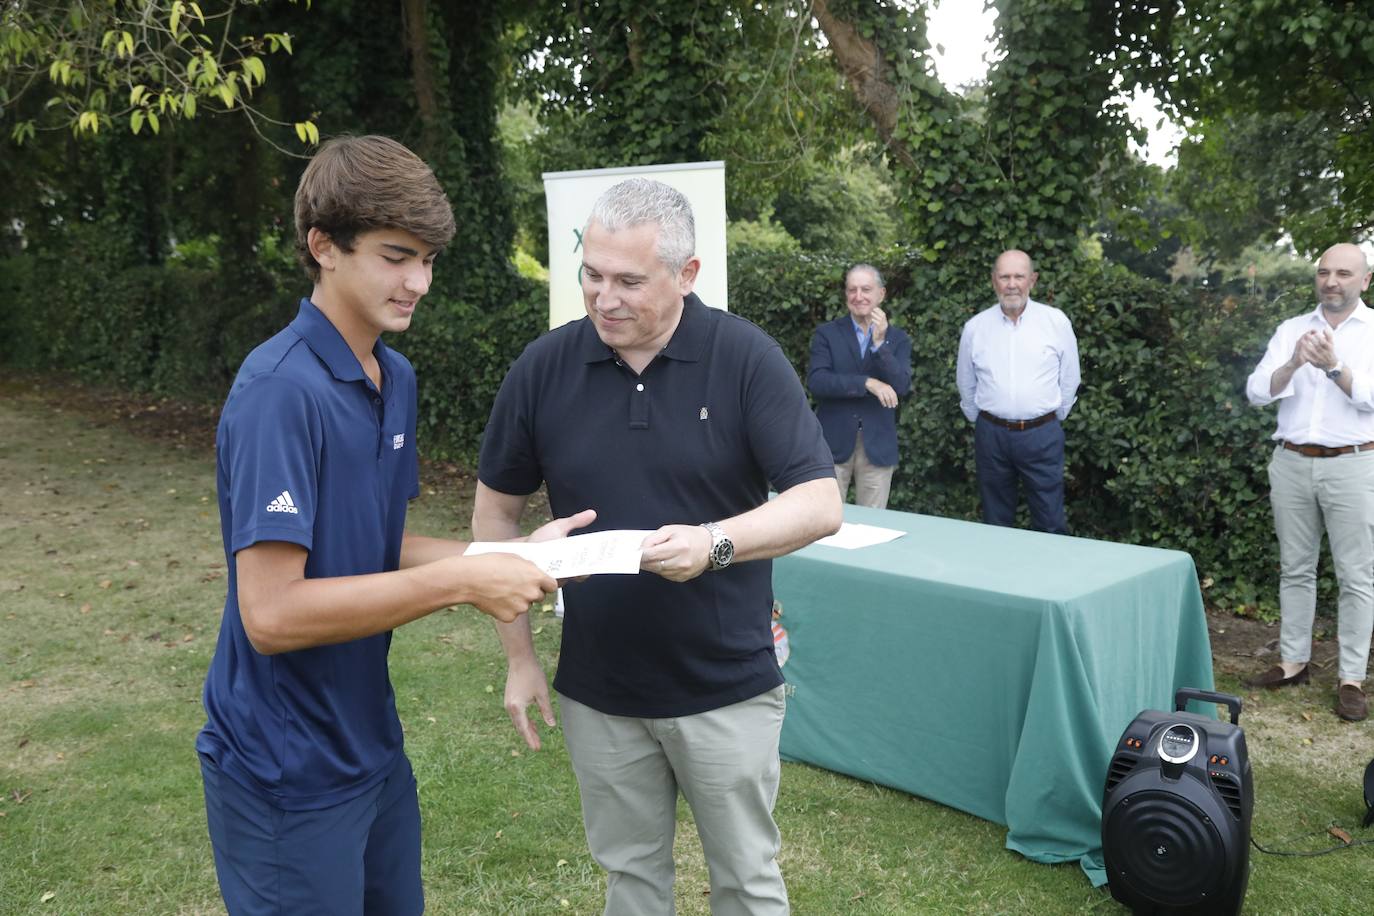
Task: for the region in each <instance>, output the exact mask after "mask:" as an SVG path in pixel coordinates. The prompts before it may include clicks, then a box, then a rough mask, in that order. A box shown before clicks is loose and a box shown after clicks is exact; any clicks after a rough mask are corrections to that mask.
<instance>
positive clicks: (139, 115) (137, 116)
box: [129, 108, 147, 134]
mask: <svg viewBox="0 0 1374 916" xmlns="http://www.w3.org/2000/svg"><path fill="white" fill-rule="evenodd" d="M146 117H147V115H146V114H145V113H144V111H143V109H141V108H137V109H135V110H133V111H131V112H129V129H130V130H132V131H133V132H134V134H137V133H138V132H139V131H140V130H142V129H143V121H144V119H145V118H146Z"/></svg>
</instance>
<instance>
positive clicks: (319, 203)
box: [296, 134, 455, 282]
mask: <svg viewBox="0 0 1374 916" xmlns="http://www.w3.org/2000/svg"><path fill="white" fill-rule="evenodd" d="M311 228H315V229H319V230H320V231H321V232H324V233H325V234H326V235H328V236H329V237H330V239H332V240H333V242H334V244H336V245H338V246H339V247H340V248H342V249H343V250H344V251H352V250H353V244H354V242H355V241H356V240H357V237H358V235H359V234H361V233H363V232H370V231H372V230H374V229H401V230H404V231H406V232H409V233H411V234H412V235H414V236H415V237H417V238H418V239H420V240H421V241H423V242H424V243H425V244H427V245H433V246H434V247H436V248H442V247H443V246H445V245H447V244H448V243H449V240H450V239H452V238H453V233H454V230H455V227H454V223H453V207H452V206H451V205H450V204H449V202H448V197H446V196H445V195H444V189H443V188H442V187H440V186H439V179H437V178H435V177H434V172H432V171H431V170H430V168H429V166H427V165H425V163H424V162H423V161H422V160H421V159H420V157H419V156H416V155H415V154H414V153H412V152H411V151H410V150H408V149H406V148H405V147H404V146H402V145H401V144H400V143H397V142H396V141H395V140H392V139H391V138H390V137H382V136H378V135H375V134H373V135H370V136H366V137H335V138H334V139H332V140H329V141H327V142H326V143H325V144H324V145H323V146H321V147H320V150H319V152H317V153H316V154H315V158H313V159H311V160H310V164H309V165H308V166H306V167H305V173H304V174H303V175H301V183H300V185H299V186H297V188H296V253H297V255H298V256H299V257H300V260H301V266H303V267H304V268H305V272H306V274H308V275H309V276H310V279H311V280H312V281H316V282H318V281H319V279H320V265H319V263H318V262H316V260H315V258H314V257H313V256H312V255H311V254H310V245H309V244H308V242H307V238H308V237H309V235H310V230H311Z"/></svg>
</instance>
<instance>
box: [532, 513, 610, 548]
mask: <svg viewBox="0 0 1374 916" xmlns="http://www.w3.org/2000/svg"><path fill="white" fill-rule="evenodd" d="M594 521H596V510H595V509H583V510H582V511H581V512H578V513H575V514H573V515H569V516H567V517H565V518H556V519H554V520H553V521H551V522H549V523H548V524H546V525H540V526H539V527H538V528H536V529H534V531H533V532H532V533H531V534H530V536H529V537H528V538H527V540H528V541H529V542H530V543H531V544H533V543H535V542H537V541H554V540H557V539H558V538H564V537H567V536H568V535H569V534H570V533H571V532H573V531H576V530H577V529H578V528H585V527H587V526H588V525H590V524H591V523H592V522H594Z"/></svg>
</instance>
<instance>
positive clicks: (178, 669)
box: [0, 378, 1374, 916]
mask: <svg viewBox="0 0 1374 916" xmlns="http://www.w3.org/2000/svg"><path fill="white" fill-rule="evenodd" d="M4 381H5V382H6V384H5V386H4V391H5V394H4V395H3V396H0V506H3V511H0V914H21V913H70V914H115V913H130V914H191V913H222V912H223V907H222V904H221V903H220V901H219V896H218V892H217V888H216V885H215V877H214V870H213V867H212V863H211V857H210V846H209V841H208V839H207V836H206V832H205V812H204V806H203V799H202V795H201V788H200V775H199V770H198V766H197V762H196V758H195V753H194V751H193V748H192V742H193V740H194V737H195V734H196V731H197V729H198V728H199V727H200V726H201V724H202V723H203V721H204V716H203V713H202V711H201V707H200V688H201V682H202V679H203V677H204V674H205V669H206V666H207V665H208V663H209V660H210V654H211V651H212V650H213V647H214V641H215V635H216V633H217V630H218V626H219V616H220V610H221V607H222V603H223V600H224V584H225V583H224V557H223V553H222V550H221V547H220V539H219V527H218V513H217V510H216V506H215V494H214V464H213V455H212V452H211V451H210V450H209V448H208V447H207V444H206V437H205V429H204V420H203V418H202V419H200V420H198V421H196V424H195V427H196V428H192V429H188V430H185V432H186V433H187V435H185V436H183V437H177V436H175V435H167V434H166V433H167V428H168V426H169V424H166V423H164V424H162V426H161V429H162V433H163V434H162V435H158V436H149V435H145V434H142V433H138V432H136V431H137V429H138V428H139V427H140V426H141V425H142V421H143V420H146V419H147V417H148V416H149V413H150V412H149V411H148V410H147V409H146V405H145V406H144V407H143V408H142V409H140V408H138V407H132V408H131V407H130V404H129V402H128V401H117V400H110V399H92V398H83V397H81V396H80V390H79V389H58V390H59V392H60V395H59V396H55V395H54V394H53V392H52V390H49V391H48V392H47V393H46V394H39V393H38V388H37V385H36V383H35V381H34V380H32V379H12V378H11V379H4ZM153 406H155V407H156V406H157V405H153ZM160 409H162V410H163V411H164V412H165V411H166V410H168V409H169V408H168V406H167V405H162V406H161V408H160ZM188 422H190V421H188ZM170 425H171V426H175V425H176V424H175V423H172V424H170ZM424 474H425V480H424V482H423V484H422V496H421V498H420V499H419V500H417V501H416V503H415V504H414V505H413V508H412V515H411V519H412V521H411V525H412V528H413V529H415V530H417V531H421V532H423V533H427V534H435V535H458V536H465V533H466V526H467V520H468V517H469V511H470V500H471V495H472V482H471V480H470V479H469V478H466V477H464V476H463V475H461V474H460V473H455V472H454V471H453V469H446V468H441V467H436V466H427V467H426V468H425V471H424ZM535 614H536V619H535V621H534V626H535V633H536V637H535V638H536V643H537V645H538V648H539V650H540V652H541V654H542V655H543V657H544V658H545V659H547V660H548V661H549V662H550V665H549V667H550V668H551V662H552V659H553V657H554V655H555V653H556V652H557V647H558V636H559V627H560V624H559V622H558V621H557V620H556V619H555V618H554V617H553V615H552V614H551V613H550V612H548V611H547V610H538V611H536V612H535ZM392 673H393V678H394V681H395V684H396V692H397V699H398V702H399V705H400V711H401V717H402V719H403V720H404V722H405V724H406V741H407V747H408V749H409V753H410V756H411V759H412V761H413V763H414V766H415V772H416V776H417V778H418V780H419V783H420V803H421V806H422V809H423V813H424V818H425V821H424V844H425V845H424V873H425V882H426V891H427V894H428V899H429V911H430V912H432V913H436V914H449V913H454V914H490V913H579V914H595V913H599V912H600V906H601V889H602V876H601V874H600V872H599V871H598V869H597V867H596V865H595V863H594V862H592V860H591V857H590V856H589V855H588V853H587V850H586V845H585V842H584V839H583V836H582V826H581V818H580V814H579V811H578V803H577V791H576V785H575V783H574V781H573V778H572V773H571V769H570V767H569V765H568V761H567V759H566V753H565V750H564V747H563V744H562V741H561V740H560V737H559V735H558V734H557V733H554V734H553V735H551V736H548V738H547V740H546V743H545V749H544V750H543V751H541V752H539V753H530V752H529V751H527V750H526V749H525V748H524V745H523V744H522V743H521V742H520V741H519V739H518V738H517V736H516V734H515V732H514V730H513V729H512V728H511V726H510V723H509V721H508V720H507V718H506V716H505V712H504V711H503V709H502V708H501V702H500V698H501V692H502V688H503V684H504V673H505V664H504V659H503V658H502V655H501V651H500V647H499V645H498V643H497V640H496V637H495V635H494V633H493V631H492V628H491V626H490V625H489V624H488V623H487V621H486V618H485V617H483V616H481V615H480V614H478V613H477V612H476V611H474V610H473V609H471V608H458V609H453V610H448V611H444V612H440V613H438V614H434V615H431V616H430V617H429V618H427V619H425V620H423V621H421V622H418V623H416V624H412V625H410V626H407V627H405V628H403V629H401V630H399V631H398V632H397V635H396V639H395V643H394V647H393V650H392ZM1330 680H1332V677H1331V676H1330V675H1329V674H1328V675H1327V676H1325V679H1324V681H1323V683H1321V684H1320V685H1318V684H1313V685H1311V686H1307V687H1302V688H1297V689H1294V690H1290V691H1283V692H1280V693H1277V694H1266V695H1264V696H1259V697H1256V696H1254V695H1251V694H1243V696H1244V697H1245V702H1246V710H1245V713H1244V716H1243V717H1242V720H1241V722H1242V725H1244V726H1245V728H1246V733H1247V737H1248V740H1249V745H1250V751H1251V759H1252V763H1253V764H1254V768H1255V780H1256V797H1257V801H1256V812H1255V821H1254V834H1255V837H1256V838H1257V839H1258V840H1259V841H1260V842H1261V843H1263V844H1264V845H1266V846H1268V847H1271V848H1282V849H1305V850H1320V849H1327V848H1330V847H1332V846H1333V845H1337V841H1336V840H1335V839H1333V838H1332V837H1331V836H1330V835H1328V834H1327V829H1328V827H1330V826H1331V825H1333V824H1335V825H1338V826H1340V827H1343V828H1344V829H1345V830H1347V831H1349V833H1350V834H1351V835H1352V836H1353V837H1354V838H1355V839H1356V840H1357V841H1358V840H1361V839H1374V829H1372V830H1363V829H1361V828H1360V826H1359V820H1360V817H1361V816H1362V815H1363V812H1364V805H1363V802H1362V800H1361V793H1360V787H1359V780H1360V775H1361V773H1362V772H1363V769H1364V766H1365V764H1366V763H1367V762H1368V761H1369V759H1370V757H1371V756H1372V755H1374V725H1371V724H1370V723H1362V724H1359V725H1354V726H1352V725H1347V724H1344V723H1341V722H1339V721H1338V720H1336V718H1335V717H1334V716H1333V715H1332V714H1331V713H1330V700H1331V697H1330V694H1331V690H1332V685H1331V684H1330V683H1325V681H1330ZM1218 682H1219V689H1222V690H1231V691H1235V690H1238V689H1239V686H1238V681H1237V680H1236V676H1235V674H1233V673H1231V670H1230V669H1229V668H1228V666H1223V665H1221V664H1218ZM681 813H682V818H683V820H684V822H685V823H684V825H683V829H681V830H680V831H679V838H678V863H679V870H678V874H679V881H678V889H677V898H678V910H679V912H681V913H685V914H705V913H708V912H709V904H708V897H707V896H706V893H705V892H706V890H707V886H708V884H707V876H706V870H705V866H704V863H703V860H702V856H701V850H700V846H699V844H698V843H697V840H696V835H695V831H694V830H693V829H692V828H691V825H690V814H689V812H687V811H686V809H685V807H684V808H683V809H682V812H681ZM777 813H778V821H779V824H780V825H781V828H782V833H783V852H782V857H781V862H782V866H783V871H784V874H785V875H786V877H787V879H788V886H789V890H790V893H791V895H792V901H793V908H794V911H795V912H797V913H799V914H805V916H810V914H817V916H829V914H849V913H854V914H906V913H1037V914H1038V913H1106V912H1122V910H1121V908H1120V907H1118V906H1117V904H1116V903H1115V901H1113V900H1112V899H1111V897H1110V896H1109V895H1108V894H1107V893H1106V892H1105V890H1097V889H1093V888H1092V887H1091V886H1089V884H1088V882H1087V880H1086V879H1085V878H1084V877H1083V875H1082V872H1081V871H1080V870H1079V869H1078V867H1077V866H1076V865H1064V866H1047V865H1040V864H1036V863H1033V862H1029V861H1026V860H1024V859H1022V858H1021V857H1020V856H1018V855H1016V854H1015V853H1012V852H1009V851H1008V850H1006V849H1005V848H1004V847H1003V842H1004V840H1005V828H1003V827H1001V826H999V825H997V824H992V823H989V822H987V821H982V820H979V819H977V818H974V817H971V816H969V815H966V814H963V813H961V812H958V811H954V810H951V809H949V808H945V807H942V806H940V805H937V804H934V803H931V802H927V801H925V800H922V799H919V798H914V797H912V796H909V795H905V794H903V793H900V792H895V791H892V790H889V789H884V788H881V787H879V786H874V785H870V784H867V783H863V782H859V781H856V780H853V779H849V778H847V777H843V776H839V775H836V774H833V773H828V772H825V771H822V770H817V769H814V768H811V767H807V766H801V765H792V764H785V765H784V770H783V782H782V792H781V795H780V797H779V800H778V812H777ZM1252 868H1253V871H1252V875H1251V880H1250V891H1249V894H1248V896H1247V900H1246V911H1247V912H1251V913H1263V914H1268V913H1293V914H1308V913H1332V914H1345V913H1349V914H1367V913H1369V912H1371V911H1372V910H1374V846H1363V847H1359V848H1351V849H1345V850H1342V851H1338V852H1335V853H1334V854H1332V855H1325V856H1321V857H1318V858H1282V857H1275V856H1267V855H1260V854H1258V853H1255V854H1254V855H1252Z"/></svg>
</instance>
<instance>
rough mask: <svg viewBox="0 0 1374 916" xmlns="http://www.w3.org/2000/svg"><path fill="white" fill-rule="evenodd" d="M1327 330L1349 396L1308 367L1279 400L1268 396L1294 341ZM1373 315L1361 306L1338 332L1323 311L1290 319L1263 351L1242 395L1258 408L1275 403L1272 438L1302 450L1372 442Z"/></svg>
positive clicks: (1373, 390) (1306, 366)
mask: <svg viewBox="0 0 1374 916" xmlns="http://www.w3.org/2000/svg"><path fill="white" fill-rule="evenodd" d="M1321 330H1329V331H1330V332H1331V337H1332V339H1333V340H1334V341H1335V349H1336V358H1337V359H1339V360H1340V361H1341V365H1342V366H1344V367H1345V371H1347V372H1349V373H1350V396H1349V397H1347V396H1346V394H1345V392H1344V391H1342V390H1341V389H1340V386H1339V385H1337V384H1336V383H1335V382H1334V381H1333V380H1331V379H1329V378H1327V377H1326V373H1324V372H1323V371H1322V370H1321V369H1318V368H1317V367H1316V366H1314V365H1312V364H1311V363H1306V364H1304V365H1303V366H1302V368H1300V369H1298V371H1297V372H1294V373H1293V378H1292V379H1290V380H1289V382H1288V386H1287V387H1286V388H1284V389H1283V390H1282V391H1280V392H1279V393H1278V394H1270V393H1269V382H1270V380H1271V379H1272V378H1273V375H1274V372H1275V370H1277V369H1278V368H1279V367H1280V366H1282V365H1283V364H1284V363H1286V362H1288V360H1290V359H1292V357H1293V350H1294V348H1296V347H1297V345H1298V339H1299V338H1300V337H1302V335H1303V334H1305V333H1306V332H1308V331H1321ZM1371 381H1374V310H1371V309H1370V308H1369V306H1367V305H1365V304H1364V303H1363V302H1361V303H1360V304H1358V305H1356V306H1355V310H1354V311H1353V312H1351V313H1350V315H1349V316H1348V317H1347V318H1346V319H1345V320H1344V321H1342V322H1341V323H1340V324H1339V325H1337V326H1336V327H1334V328H1333V327H1331V325H1329V324H1327V322H1326V319H1325V318H1324V317H1322V308H1321V306H1317V308H1316V310H1315V311H1311V312H1308V313H1307V314H1306V315H1299V316H1298V317H1296V318H1289V319H1288V320H1287V321H1285V322H1284V323H1283V324H1281V325H1279V329H1278V330H1277V331H1275V332H1274V336H1273V337H1271V338H1269V346H1268V347H1266V348H1265V350H1264V358H1263V359H1261V360H1260V363H1259V365H1258V366H1256V367H1255V371H1254V372H1252V373H1250V379H1249V380H1248V381H1247V382H1246V383H1245V395H1246V397H1248V398H1249V399H1250V403H1251V404H1254V405H1255V406H1256V407H1263V406H1265V405H1266V404H1272V403H1273V402H1274V401H1278V402H1279V424H1278V428H1277V429H1276V430H1274V438H1275V439H1282V440H1287V441H1288V442H1296V443H1298V444H1300V445H1325V446H1329V447H1338V446H1342V445H1363V444H1364V443H1366V442H1374V385H1371Z"/></svg>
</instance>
